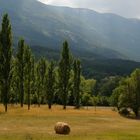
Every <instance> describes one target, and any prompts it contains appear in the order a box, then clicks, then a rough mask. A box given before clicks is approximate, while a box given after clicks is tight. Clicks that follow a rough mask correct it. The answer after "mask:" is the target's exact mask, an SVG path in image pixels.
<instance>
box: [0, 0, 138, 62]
mask: <svg viewBox="0 0 140 140" xmlns="http://www.w3.org/2000/svg"><path fill="white" fill-rule="evenodd" d="M0 5H1V8H0V13H1V14H2V13H4V12H8V13H9V15H10V16H11V19H12V25H13V31H14V33H15V34H14V39H15V42H17V39H18V38H19V36H23V37H25V39H26V41H27V42H28V43H29V44H30V45H39V46H45V47H47V48H59V47H60V45H61V44H62V42H63V40H65V39H67V40H68V41H69V42H70V46H71V48H72V49H73V50H74V51H77V50H81V49H82V50H86V51H90V52H93V54H94V53H96V55H98V56H104V57H108V58H125V59H132V60H137V61H140V55H139V52H140V47H139V46H140V28H139V27H140V21H139V20H134V19H125V18H122V17H120V16H117V15H114V14H100V13H97V12H95V11H92V10H87V9H72V8H68V7H55V6H48V5H45V4H42V3H40V2H38V1H36V0H10V1H8V2H7V1H4V0H0Z"/></svg>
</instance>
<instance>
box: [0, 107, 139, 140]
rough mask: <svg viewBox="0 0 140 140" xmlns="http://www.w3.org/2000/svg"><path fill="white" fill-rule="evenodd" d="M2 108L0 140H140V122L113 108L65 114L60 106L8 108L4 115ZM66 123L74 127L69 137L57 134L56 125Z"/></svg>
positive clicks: (73, 110) (70, 110) (74, 111)
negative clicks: (122, 115)
mask: <svg viewBox="0 0 140 140" xmlns="http://www.w3.org/2000/svg"><path fill="white" fill-rule="evenodd" d="M3 109H4V108H3V106H2V105H0V140H140V120H134V119H127V118H123V117H121V116H120V115H119V114H118V113H117V112H114V111H112V110H111V108H97V111H96V112H95V110H94V108H89V109H88V110H87V109H80V110H75V109H73V108H71V107H69V108H68V109H67V110H66V111H65V110H62V107H61V106H53V109H52V110H48V108H47V106H46V105H44V106H41V107H40V108H38V107H37V106H32V108H31V110H30V111H28V110H27V106H24V108H20V107H19V106H9V107H8V109H9V110H8V113H4V110H3ZM58 121H64V122H67V123H69V125H70V126H71V133H70V135H68V136H63V135H57V134H55V132H54V125H55V123H56V122H58Z"/></svg>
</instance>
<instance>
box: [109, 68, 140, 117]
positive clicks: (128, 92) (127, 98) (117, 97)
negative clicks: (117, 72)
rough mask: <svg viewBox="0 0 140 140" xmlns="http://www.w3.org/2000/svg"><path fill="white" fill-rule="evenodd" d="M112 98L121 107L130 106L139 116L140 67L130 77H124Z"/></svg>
mask: <svg viewBox="0 0 140 140" xmlns="http://www.w3.org/2000/svg"><path fill="white" fill-rule="evenodd" d="M111 98H112V101H113V104H114V105H116V106H117V107H118V108H119V109H121V108H126V109H128V108H130V109H132V111H133V112H134V113H135V115H136V117H137V116H138V115H139V110H140V69H136V70H135V71H134V72H133V73H132V74H131V76H130V77H127V78H125V79H123V80H122V81H121V82H120V85H119V87H118V88H116V89H115V90H114V93H113V95H112V97H111ZM117 101H118V103H117Z"/></svg>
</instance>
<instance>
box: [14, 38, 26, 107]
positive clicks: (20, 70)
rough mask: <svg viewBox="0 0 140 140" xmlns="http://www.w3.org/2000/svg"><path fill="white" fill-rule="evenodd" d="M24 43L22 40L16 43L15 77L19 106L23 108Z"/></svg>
mask: <svg viewBox="0 0 140 140" xmlns="http://www.w3.org/2000/svg"><path fill="white" fill-rule="evenodd" d="M25 47H26V45H25V42H24V40H23V39H20V40H19V42H18V50H17V55H16V59H17V64H16V67H17V69H16V70H17V77H18V79H19V94H20V105H21V107H23V104H24V78H25V75H24V74H25V72H24V71H25Z"/></svg>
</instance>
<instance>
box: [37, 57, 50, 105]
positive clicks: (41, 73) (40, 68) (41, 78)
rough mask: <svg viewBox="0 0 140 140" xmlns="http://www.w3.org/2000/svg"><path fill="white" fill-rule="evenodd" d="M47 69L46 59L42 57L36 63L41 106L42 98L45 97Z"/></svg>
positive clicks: (38, 94)
mask: <svg viewBox="0 0 140 140" xmlns="http://www.w3.org/2000/svg"><path fill="white" fill-rule="evenodd" d="M46 69H47V62H46V59H45V58H41V59H40V60H39V61H38V63H37V65H36V93H37V96H38V97H37V98H38V106H40V103H41V100H42V99H43V98H44V88H45V74H46Z"/></svg>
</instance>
